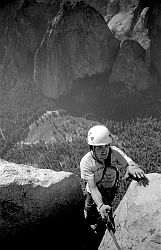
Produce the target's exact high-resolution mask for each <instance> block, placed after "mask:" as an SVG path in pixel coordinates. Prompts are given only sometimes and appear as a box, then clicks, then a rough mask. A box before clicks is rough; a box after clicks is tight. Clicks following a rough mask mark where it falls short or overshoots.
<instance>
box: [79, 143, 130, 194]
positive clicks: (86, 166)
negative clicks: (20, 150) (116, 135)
mask: <svg viewBox="0 0 161 250" xmlns="http://www.w3.org/2000/svg"><path fill="white" fill-rule="evenodd" d="M131 161H132V159H131V158H129V157H128V156H127V155H126V154H125V153H123V152H122V151H121V150H120V149H119V148H117V147H115V146H111V166H112V167H109V168H108V167H107V169H106V172H105V174H104V176H103V178H102V175H103V169H104V167H105V166H104V165H103V164H101V163H99V162H98V161H96V160H95V159H94V158H93V156H92V153H91V152H88V153H87V154H86V155H85V156H84V157H83V158H82V159H81V162H80V171H81V178H82V179H84V180H85V181H88V180H94V181H95V183H96V184H97V182H99V181H100V180H101V179H102V180H101V186H103V187H104V188H110V187H112V186H113V185H114V184H115V181H116V169H118V170H119V168H121V167H125V166H128V164H129V163H130V162H131ZM86 189H87V191H88V192H90V190H89V187H88V183H87V185H86Z"/></svg>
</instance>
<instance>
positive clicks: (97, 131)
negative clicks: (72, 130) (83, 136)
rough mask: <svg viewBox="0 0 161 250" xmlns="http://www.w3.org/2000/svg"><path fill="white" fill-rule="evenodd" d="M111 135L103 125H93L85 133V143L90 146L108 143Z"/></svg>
mask: <svg viewBox="0 0 161 250" xmlns="http://www.w3.org/2000/svg"><path fill="white" fill-rule="evenodd" d="M111 142H112V137H111V134H110V132H109V130H108V129H107V128H106V127H105V126H103V125H96V126H93V127H92V128H91V129H90V130H89V131H88V135H87V143H88V144H89V145H92V146H101V145H106V144H110V143H111Z"/></svg>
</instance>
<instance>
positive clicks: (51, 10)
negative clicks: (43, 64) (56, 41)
mask: <svg viewBox="0 0 161 250" xmlns="http://www.w3.org/2000/svg"><path fill="white" fill-rule="evenodd" d="M57 11H58V9H57V5H52V6H50V7H48V6H46V5H45V4H44V3H36V2H35V1H30V4H28V3H27V2H23V1H15V2H13V4H11V3H10V4H9V3H8V5H7V2H6V3H4V5H2V6H0V20H1V22H0V31H1V32H0V47H1V50H0V82H1V83H0V84H1V86H2V87H3V88H5V90H7V91H8V90H10V89H11V88H12V87H13V86H14V85H15V84H16V82H17V81H19V80H20V79H22V76H24V75H26V76H27V77H28V78H30V77H31V76H32V74H33V69H34V55H35V52H36V50H37V48H38V47H39V44H40V42H41V41H42V39H43V36H44V34H45V32H46V30H47V24H48V20H50V19H51V17H53V15H54V14H55V13H57ZM4 86H5V87H4Z"/></svg>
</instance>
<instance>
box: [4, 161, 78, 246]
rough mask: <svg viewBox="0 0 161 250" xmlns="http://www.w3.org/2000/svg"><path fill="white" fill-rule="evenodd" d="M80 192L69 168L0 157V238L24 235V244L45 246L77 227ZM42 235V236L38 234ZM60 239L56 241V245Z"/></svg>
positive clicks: (68, 239)
mask: <svg viewBox="0 0 161 250" xmlns="http://www.w3.org/2000/svg"><path fill="white" fill-rule="evenodd" d="M82 217H83V193H82V189H81V186H80V183H79V180H78V179H77V177H76V176H75V175H73V174H72V173H69V172H63V171H62V172H55V171H53V170H50V169H38V168H34V167H31V166H26V165H17V164H14V163H10V162H7V161H3V160H1V161H0V241H1V242H3V241H4V242H5V243H7V242H12V240H17V246H18V244H20V240H21V239H25V238H27V239H28V242H26V244H28V243H29V244H30V243H31V240H33V244H34V243H35V244H37V245H40V246H41V244H42V246H43V245H45V246H47V245H49V244H50V243H51V242H52V240H53V235H54V237H55V240H54V242H55V243H54V244H56V243H57V241H58V240H60V238H62V237H63V239H64V241H66V243H65V244H66V245H67V246H68V247H69V245H70V247H72V244H73V243H72V239H71V238H70V235H72V234H73V236H74V237H77V236H78V235H77V234H76V233H75V232H76V230H78V231H79V230H80V229H81V223H82ZM75 234H76V235H75ZM41 237H42V238H41ZM63 244H64V242H63V241H62V242H61V241H60V242H59V246H60V249H61V247H62V245H63Z"/></svg>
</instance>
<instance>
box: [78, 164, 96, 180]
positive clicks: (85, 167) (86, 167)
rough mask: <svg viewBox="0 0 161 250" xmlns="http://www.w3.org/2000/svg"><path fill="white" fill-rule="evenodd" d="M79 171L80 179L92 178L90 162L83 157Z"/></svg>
mask: <svg viewBox="0 0 161 250" xmlns="http://www.w3.org/2000/svg"><path fill="white" fill-rule="evenodd" d="M80 172H81V178H82V179H84V180H86V181H88V180H94V172H93V171H92V170H91V167H90V164H89V163H88V162H86V161H85V160H83V159H82V160H81V162H80Z"/></svg>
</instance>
